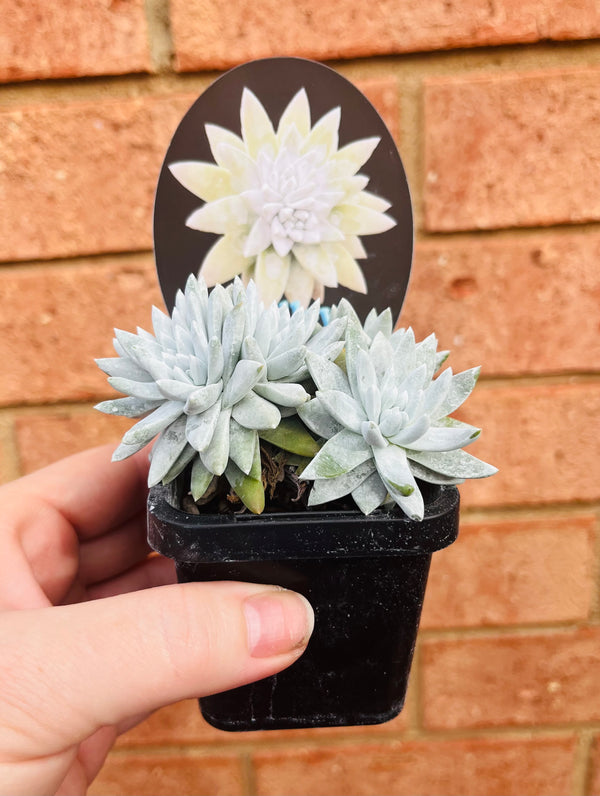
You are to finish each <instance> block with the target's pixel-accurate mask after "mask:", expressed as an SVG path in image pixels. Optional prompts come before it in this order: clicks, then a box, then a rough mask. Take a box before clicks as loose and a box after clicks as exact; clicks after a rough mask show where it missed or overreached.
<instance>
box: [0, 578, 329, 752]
mask: <svg viewBox="0 0 600 796" xmlns="http://www.w3.org/2000/svg"><path fill="white" fill-rule="evenodd" d="M313 621H314V620H313V613H312V609H311V607H310V605H309V604H308V602H307V600H306V599H305V598H304V597H301V596H300V595H298V594H296V593H294V592H290V591H285V590H283V589H278V588H277V587H273V586H261V585H256V584H247V583H233V582H221V583H186V584H179V585H173V586H162V587H159V588H154V589H147V590H145V591H139V592H133V593H130V594H123V595H119V596H117V597H109V598H106V599H103V600H96V601H93V602H88V603H80V604H77V605H69V606H60V607H56V608H42V609H39V610H34V611H11V612H6V613H3V614H2V615H0V646H1V647H2V658H1V660H0V683H2V685H1V687H0V688H1V690H2V692H3V694H2V699H1V700H0V727H1V728H2V729H1V730H0V744H1V748H2V749H3V750H5V751H6V752H7V753H8V754H9V755H10V754H11V753H12V754H14V755H16V756H17V757H20V758H21V759H22V758H23V756H27V757H29V756H30V755H35V756H40V755H47V754H52V753H56V752H60V751H61V750H63V749H65V748H67V747H68V746H70V745H73V744H75V743H78V742H80V741H81V740H83V739H84V738H86V737H88V736H89V735H90V734H91V733H92V732H94V731H95V730H96V729H98V728H100V727H103V726H106V725H116V724H119V723H121V722H125V721H127V719H129V718H131V717H132V716H137V715H139V714H144V713H147V712H149V711H152V710H155V709H156V708H159V707H162V706H163V705H167V704H170V703H172V702H176V701H178V700H180V699H185V698H188V697H198V696H205V695H207V694H211V693H216V692H218V691H223V690H226V689H229V688H234V687H236V686H239V685H243V684H245V683H248V682H252V681H254V680H259V679H261V678H263V677H267V676H269V675H271V674H274V673H275V672H278V671H280V670H281V669H284V668H285V667H287V666H289V665H290V664H291V663H293V662H294V661H295V660H296V659H297V658H298V657H299V656H300V654H301V653H302V652H303V650H304V648H305V647H306V644H307V642H308V638H309V636H310V633H311V632H312V626H313ZM3 736H4V737H3ZM24 739H25V740H24ZM24 743H25V744H26V745H28V744H29V745H30V746H31V749H24V746H23V744H24ZM13 747H14V748H13Z"/></svg>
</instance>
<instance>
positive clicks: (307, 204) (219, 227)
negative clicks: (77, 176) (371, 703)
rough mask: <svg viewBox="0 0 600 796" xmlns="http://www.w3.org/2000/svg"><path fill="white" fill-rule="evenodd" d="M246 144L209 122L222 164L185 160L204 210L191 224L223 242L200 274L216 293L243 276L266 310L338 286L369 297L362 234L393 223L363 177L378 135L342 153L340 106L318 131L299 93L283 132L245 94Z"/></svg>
mask: <svg viewBox="0 0 600 796" xmlns="http://www.w3.org/2000/svg"><path fill="white" fill-rule="evenodd" d="M240 117H241V133H242V137H241V138H240V137H239V136H237V135H235V134H234V133H232V132H231V131H229V130H226V129H224V128H222V127H219V126H217V125H212V124H207V125H206V126H205V130H206V135H207V137H208V142H209V144H210V148H211V152H212V155H213V157H214V160H215V163H204V162H201V161H179V162H175V163H171V164H170V166H169V168H170V170H171V173H172V174H173V175H174V177H175V178H176V179H177V180H178V181H179V182H180V183H181V184H182V185H183V186H184V187H185V188H186V189H187V190H189V191H190V192H191V193H193V194H194V195H195V196H197V197H199V198H200V199H202V200H203V201H204V202H205V204H204V205H202V206H201V207H200V208H198V209H197V210H195V211H194V212H193V213H192V214H191V215H190V216H189V218H188V219H187V222H186V224H187V226H188V227H191V228H192V229H197V230H201V231H203V232H212V233H215V234H217V235H219V236H220V237H219V238H218V240H217V241H216V243H215V244H214V245H213V247H212V248H211V249H210V250H209V252H208V253H207V255H206V257H205V258H204V261H203V263H202V267H201V269H200V274H201V275H202V276H203V278H204V279H205V280H206V283H207V284H208V285H209V286H211V285H215V284H217V283H223V282H227V281H228V280H230V279H233V277H234V276H236V275H237V274H241V275H242V276H243V278H244V280H245V281H246V280H248V279H250V278H252V279H253V280H254V281H255V283H256V285H257V288H258V291H259V295H260V296H261V298H262V299H263V300H264V302H265V304H269V303H270V302H271V301H278V300H279V299H280V298H281V297H282V296H283V295H285V296H286V298H288V299H289V300H290V301H299V302H300V303H301V304H302V305H303V306H308V304H309V302H310V300H311V298H319V299H322V298H323V294H324V288H325V287H336V286H337V285H338V283H339V284H341V285H344V286H345V287H348V288H351V289H352V290H356V291H360V292H362V293H366V292H367V286H366V282H365V279H364V276H363V273H362V271H361V269H360V266H359V265H358V263H357V259H361V258H364V257H366V256H367V253H366V251H365V249H364V247H363V245H362V243H361V240H360V236H362V235H373V234H378V233H381V232H385V231H387V230H389V229H391V228H392V227H393V226H395V224H396V222H395V220H394V219H393V218H391V216H389V215H388V214H387V213H386V212H385V211H386V210H388V209H389V207H390V204H389V202H387V201H386V200H385V199H383V198H382V197H380V196H375V195H374V194H372V193H370V192H368V191H366V190H365V188H366V186H367V184H368V182H369V179H368V177H366V176H364V175H362V174H358V173H357V172H358V170H359V169H360V168H361V167H362V166H363V165H364V164H365V163H366V162H367V161H368V160H369V158H370V157H371V155H372V153H373V151H374V150H375V147H376V146H377V144H378V143H379V138H378V137H370V138H364V139H361V140H358V141H353V142H352V143H350V144H347V145H346V146H343V147H342V148H341V149H338V129H339V124H340V118H341V110H340V108H339V107H338V108H333V109H332V110H330V111H329V112H328V113H326V114H325V115H324V116H323V118H321V119H320V120H319V121H318V122H317V123H316V124H315V125H314V126H311V112H310V105H309V101H308V97H307V94H306V91H305V90H304V89H301V90H300V91H299V92H298V93H297V94H296V95H295V96H294V97H293V98H292V100H291V101H290V103H289V104H288V106H287V107H286V109H285V110H284V112H283V114H282V116H281V118H280V120H279V124H278V126H277V129H276V130H275V128H274V127H273V123H272V121H271V119H270V118H269V115H268V114H267V112H266V110H265V108H264V107H263V105H262V103H261V102H260V100H259V99H258V98H257V97H256V96H255V95H254V94H253V93H252V91H250V90H249V89H247V88H246V89H244V91H243V95H242V101H241V107H240Z"/></svg>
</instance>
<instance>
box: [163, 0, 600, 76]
mask: <svg viewBox="0 0 600 796" xmlns="http://www.w3.org/2000/svg"><path fill="white" fill-rule="evenodd" d="M170 5H171V14H172V30H173V36H174V41H175V50H176V65H177V68H178V69H179V70H182V71H193V70H196V69H223V68H226V67H229V66H232V65H233V64H236V63H240V62H242V61H247V60H250V59H252V58H264V57H268V56H272V55H281V54H282V53H286V54H288V55H301V56H305V57H309V58H315V59H317V60H332V59H336V58H356V57H361V56H368V55H385V54H392V53H403V52H415V51H419V50H437V49H448V48H453V47H473V46H478V45H490V44H509V43H517V42H534V41H540V40H541V39H546V38H549V39H573V38H588V37H590V38H591V37H594V36H597V35H598V34H600V10H599V9H598V6H597V4H596V3H595V0H566V3H562V4H560V5H559V6H556V5H553V4H551V3H547V2H544V0H522V2H517V1H516V0H500V1H499V2H497V3H494V4H493V5H490V4H489V3H487V2H485V0H467V2H462V3H445V2H443V0H431V2H428V3H417V2H410V3H394V2H392V0H380V2H378V3H372V2H369V0H354V1H353V2H352V3H335V2H334V1H333V0H328V1H326V2H323V0H302V2H291V1H290V0H288V1H287V2H281V0H240V1H239V2H237V3H233V4H232V3H230V4H229V5H224V4H223V3H220V2H219V0H171V4H170Z"/></svg>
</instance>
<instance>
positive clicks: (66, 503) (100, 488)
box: [2, 445, 148, 538]
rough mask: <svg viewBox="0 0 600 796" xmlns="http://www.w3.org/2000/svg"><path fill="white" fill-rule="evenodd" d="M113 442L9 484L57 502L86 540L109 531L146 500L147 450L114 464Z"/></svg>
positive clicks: (9, 487)
mask: <svg viewBox="0 0 600 796" xmlns="http://www.w3.org/2000/svg"><path fill="white" fill-rule="evenodd" d="M112 448H113V446H112V445H103V446H101V447H99V448H92V449H91V450H88V451H84V452H82V453H76V454H74V455H73V456H69V457H68V458H66V459H62V460H61V461H59V462H55V463H54V464H51V465H50V466H49V467H44V468H43V469H41V470H38V471H36V472H35V473H31V474H30V475H27V476H25V477H24V478H20V479H19V480H17V481H13V482H11V483H9V484H6V485H5V486H4V487H3V488H2V489H6V490H10V491H11V493H12V492H15V491H16V492H17V493H18V494H20V495H21V496H22V498H23V500H25V501H26V500H27V499H28V496H29V497H33V496H35V497H38V498H41V499H43V500H45V501H46V502H47V503H49V504H50V505H52V506H54V507H55V508H56V509H57V510H58V511H59V512H60V513H61V514H62V515H63V516H64V517H65V518H66V519H67V520H68V521H69V522H70V523H71V525H72V526H73V527H74V528H75V529H76V530H77V532H78V533H79V535H80V536H81V537H82V538H90V537H92V536H96V535H97V534H100V533H104V532H105V531H107V530H110V529H112V528H114V527H115V526H117V525H120V524H121V523H123V522H125V521H126V520H128V519H129V518H130V517H132V516H133V515H134V514H136V513H137V512H138V511H140V510H142V509H143V507H144V506H145V504H146V496H147V491H148V490H147V485H146V479H147V475H148V453H147V451H140V452H139V453H137V454H136V455H135V456H131V457H130V458H129V459H125V461H122V462H111V460H110V459H111V452H112Z"/></svg>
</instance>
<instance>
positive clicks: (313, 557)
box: [148, 486, 459, 731]
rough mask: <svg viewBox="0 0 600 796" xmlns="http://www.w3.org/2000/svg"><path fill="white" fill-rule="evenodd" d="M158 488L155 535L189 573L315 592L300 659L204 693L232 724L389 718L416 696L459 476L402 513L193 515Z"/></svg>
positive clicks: (206, 708) (227, 725) (223, 722)
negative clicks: (421, 505) (428, 604)
mask: <svg viewBox="0 0 600 796" xmlns="http://www.w3.org/2000/svg"><path fill="white" fill-rule="evenodd" d="M175 502H176V496H175V495H174V490H173V489H170V488H167V487H162V486H158V487H154V488H153V489H152V490H151V492H150V497H149V501H148V506H149V509H148V539H149V542H150V544H151V546H152V547H153V549H155V550H157V551H158V552H160V553H162V554H163V555H165V556H168V557H170V558H173V559H174V560H175V562H176V566H177V574H178V578H179V581H180V582H189V581H215V580H239V581H246V582H254V583H270V584H277V585H280V586H283V587H285V588H288V589H293V590H295V591H297V592H300V593H301V594H304V595H305V596H306V597H307V598H308V600H309V601H310V602H311V604H312V606H313V608H314V610H315V630H314V633H313V636H312V638H311V640H310V643H309V645H308V648H307V650H306V652H305V653H304V655H303V656H302V657H301V658H300V659H299V660H298V661H297V662H296V663H294V664H293V665H292V666H291V667H290V668H289V669H287V670H285V671H283V672H281V673H279V674H278V675H274V676H272V677H269V678H266V679H264V680H261V681H259V682H257V683H252V684H250V685H246V686H242V687H241V688H236V689H234V690H231V691H226V692H224V693H222V694H215V695H213V696H209V697H205V698H203V699H201V700H200V706H201V709H202V713H203V715H204V717H205V718H206V719H207V721H209V722H210V723H211V724H213V725H214V726H215V727H218V728H219V729H224V730H234V731H242V730H264V729H286V728H299V727H329V726H340V725H358V724H377V723H381V722H384V721H388V720H389V719H392V718H393V717H394V716H396V715H397V714H398V713H399V712H400V710H401V709H402V706H403V704H404V698H405V693H406V686H407V682H408V675H409V672H410V665H411V661H412V655H413V649H414V644H415V639H416V635H417V629H418V625H419V618H420V615H421V608H422V605H423V596H424V592H425V585H426V582H427V574H428V571H429V563H430V560H431V554H432V553H433V552H434V551H435V550H439V549H441V548H443V547H446V546H447V545H449V544H451V543H452V542H453V541H454V540H455V539H456V536H457V533H458V506H459V496H458V490H457V489H456V488H455V487H437V488H436V487H430V492H429V495H428V500H427V502H426V512H425V517H424V519H423V520H422V521H420V522H415V521H413V520H410V519H408V518H407V517H406V516H404V515H402V514H400V513H398V514H396V513H388V512H383V511H379V512H376V513H374V514H373V515H370V516H365V515H363V514H361V513H359V512H352V511H348V512H330V511H307V512H298V513H293V514H277V513H275V514H263V515H261V516H255V515H251V514H237V515H227V516H226V515H217V514H204V515H203V514H200V515H192V514H187V513H185V512H182V511H180V510H179V509H177V508H174V506H173V505H172V504H173V503H175Z"/></svg>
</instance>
